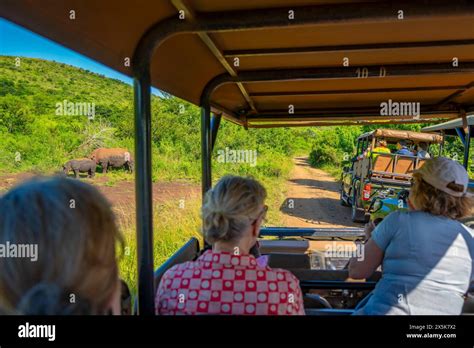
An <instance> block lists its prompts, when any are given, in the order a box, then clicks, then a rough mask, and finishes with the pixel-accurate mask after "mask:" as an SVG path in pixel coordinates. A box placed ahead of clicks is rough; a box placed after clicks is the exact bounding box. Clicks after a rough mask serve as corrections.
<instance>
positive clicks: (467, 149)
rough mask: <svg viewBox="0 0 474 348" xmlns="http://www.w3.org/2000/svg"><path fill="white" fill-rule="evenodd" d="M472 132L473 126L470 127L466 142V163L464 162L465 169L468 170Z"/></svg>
mask: <svg viewBox="0 0 474 348" xmlns="http://www.w3.org/2000/svg"><path fill="white" fill-rule="evenodd" d="M472 131H473V126H468V127H467V134H466V138H465V141H464V162H463V165H464V168H466V170H467V169H468V168H469V150H470V146H471V137H472Z"/></svg>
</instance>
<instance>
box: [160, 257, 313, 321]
mask: <svg viewBox="0 0 474 348" xmlns="http://www.w3.org/2000/svg"><path fill="white" fill-rule="evenodd" d="M155 308H156V314H162V315H195V314H232V315H303V314H304V306H303V297H302V294H301V289H300V286H299V281H298V279H297V278H296V277H295V276H294V275H293V274H291V273H290V272H289V271H287V270H283V269H272V268H270V267H268V266H265V267H261V266H259V265H258V264H257V261H256V259H255V257H253V256H252V255H233V254H231V253H226V252H213V251H211V250H208V251H206V252H205V253H204V254H203V255H201V256H200V257H199V258H198V259H197V260H196V261H193V262H185V263H182V264H179V265H176V266H174V267H172V268H170V269H169V270H168V271H167V272H166V273H165V274H164V276H163V278H162V279H161V282H160V285H159V287H158V291H157V293H156V299H155Z"/></svg>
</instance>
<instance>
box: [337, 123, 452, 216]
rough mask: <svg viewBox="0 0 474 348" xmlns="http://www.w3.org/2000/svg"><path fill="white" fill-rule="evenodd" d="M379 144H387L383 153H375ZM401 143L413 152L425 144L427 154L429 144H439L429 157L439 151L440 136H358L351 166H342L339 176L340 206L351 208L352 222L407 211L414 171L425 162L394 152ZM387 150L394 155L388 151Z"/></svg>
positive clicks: (407, 133) (385, 131) (390, 132)
mask: <svg viewBox="0 0 474 348" xmlns="http://www.w3.org/2000/svg"><path fill="white" fill-rule="evenodd" d="M381 141H384V142H386V143H387V145H388V148H385V149H386V152H377V149H378V148H377V147H376V144H377V143H379V142H381ZM400 141H403V142H405V143H407V144H408V145H409V147H410V148H412V149H413V150H414V151H415V150H416V149H417V148H418V146H419V144H420V143H424V144H425V146H426V148H427V149H428V153H430V151H429V149H432V150H435V149H434V146H432V145H439V147H438V149H437V150H436V152H434V151H432V153H431V155H433V154H434V153H437V154H440V153H441V152H442V144H443V137H442V136H441V135H438V134H428V133H419V132H411V131H404V130H395V129H376V130H373V131H371V132H367V133H364V134H362V135H361V136H359V137H358V138H357V146H356V154H355V156H354V157H353V158H352V160H351V166H348V167H344V169H343V172H342V175H341V196H340V199H341V204H343V205H346V206H350V207H352V221H354V222H367V221H369V219H370V217H371V214H374V216H377V217H384V216H385V215H387V214H389V213H390V212H392V211H393V210H396V209H406V208H407V198H408V188H409V187H410V181H411V178H412V174H413V171H414V170H416V169H417V168H420V167H421V166H422V165H423V163H424V161H425V159H424V158H420V157H417V156H416V155H413V156H411V155H402V154H397V153H395V150H396V148H395V146H396V144H397V143H399V142H400ZM390 148H392V151H394V153H390V152H389V149H390Z"/></svg>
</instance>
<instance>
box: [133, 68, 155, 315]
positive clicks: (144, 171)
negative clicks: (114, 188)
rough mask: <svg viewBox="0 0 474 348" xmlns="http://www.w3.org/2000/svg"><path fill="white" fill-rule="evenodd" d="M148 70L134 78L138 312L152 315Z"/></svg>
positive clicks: (151, 213)
mask: <svg viewBox="0 0 474 348" xmlns="http://www.w3.org/2000/svg"><path fill="white" fill-rule="evenodd" d="M150 87H151V86H150V71H149V69H144V70H142V71H141V73H140V74H139V75H138V76H136V77H135V78H134V81H133V88H134V97H135V163H136V171H135V196H136V219H137V220H136V223H137V257H138V313H139V314H140V315H153V314H154V287H153V208H152V203H153V197H152V181H151V104H150V101H151V100H150V92H151V91H150Z"/></svg>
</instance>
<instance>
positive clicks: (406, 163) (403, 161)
mask: <svg viewBox="0 0 474 348" xmlns="http://www.w3.org/2000/svg"><path fill="white" fill-rule="evenodd" d="M415 161H416V158H415V157H413V158H409V157H399V158H398V160H397V163H396V164H395V170H394V171H393V172H394V174H401V175H400V176H399V177H401V178H405V179H409V178H410V176H411V174H413V170H414V168H415ZM395 176H398V175H395Z"/></svg>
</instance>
